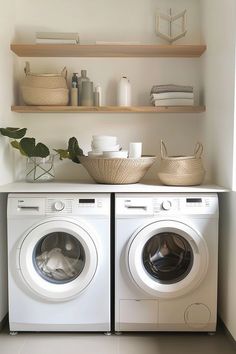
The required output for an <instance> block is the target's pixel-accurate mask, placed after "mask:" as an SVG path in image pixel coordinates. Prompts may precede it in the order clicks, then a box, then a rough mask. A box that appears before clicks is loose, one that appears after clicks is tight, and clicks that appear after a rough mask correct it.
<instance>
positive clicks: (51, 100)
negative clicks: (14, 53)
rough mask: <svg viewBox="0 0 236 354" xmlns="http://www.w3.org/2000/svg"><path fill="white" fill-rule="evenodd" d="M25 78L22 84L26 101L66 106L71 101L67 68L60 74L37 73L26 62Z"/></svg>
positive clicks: (36, 103)
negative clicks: (32, 71) (31, 70)
mask: <svg viewBox="0 0 236 354" xmlns="http://www.w3.org/2000/svg"><path fill="white" fill-rule="evenodd" d="M25 75H26V76H25V78H24V80H23V82H22V84H21V94H22V98H23V100H24V102H25V103H26V104H27V105H32V106H57V105H58V106H66V105H67V104H68V102H69V90H68V88H67V81H66V78H67V70H66V68H64V69H63V70H62V71H61V73H60V74H35V73H31V72H30V66H29V63H28V62H27V63H26V67H25Z"/></svg>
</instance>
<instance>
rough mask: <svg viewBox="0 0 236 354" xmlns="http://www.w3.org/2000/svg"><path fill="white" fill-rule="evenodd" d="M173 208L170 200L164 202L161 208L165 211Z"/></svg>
mask: <svg viewBox="0 0 236 354" xmlns="http://www.w3.org/2000/svg"><path fill="white" fill-rule="evenodd" d="M171 206H172V204H171V201H169V200H164V201H163V202H162V204H161V207H162V209H163V210H170V209H171Z"/></svg>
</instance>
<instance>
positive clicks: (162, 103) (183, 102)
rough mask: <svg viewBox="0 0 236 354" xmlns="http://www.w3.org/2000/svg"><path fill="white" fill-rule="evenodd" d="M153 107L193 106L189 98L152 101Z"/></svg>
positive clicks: (192, 101)
mask: <svg viewBox="0 0 236 354" xmlns="http://www.w3.org/2000/svg"><path fill="white" fill-rule="evenodd" d="M152 103H153V105H154V106H156V107H157V106H193V105H194V100H193V99H191V98H170V99H163V100H153V101H152Z"/></svg>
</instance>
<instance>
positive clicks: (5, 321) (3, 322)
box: [0, 313, 8, 331]
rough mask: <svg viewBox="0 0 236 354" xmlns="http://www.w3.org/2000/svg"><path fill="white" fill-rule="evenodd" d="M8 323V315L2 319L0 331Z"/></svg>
mask: <svg viewBox="0 0 236 354" xmlns="http://www.w3.org/2000/svg"><path fill="white" fill-rule="evenodd" d="M7 321H8V313H7V314H6V316H5V317H4V318H3V319H2V321H0V331H1V330H2V329H3V327H4V326H5V324H6V323H7Z"/></svg>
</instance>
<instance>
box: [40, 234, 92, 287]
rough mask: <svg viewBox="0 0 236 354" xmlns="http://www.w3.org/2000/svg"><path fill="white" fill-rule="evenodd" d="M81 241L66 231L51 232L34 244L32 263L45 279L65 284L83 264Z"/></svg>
mask: <svg viewBox="0 0 236 354" xmlns="http://www.w3.org/2000/svg"><path fill="white" fill-rule="evenodd" d="M85 262H86V259H85V251H84V248H83V246H82V244H81V242H80V241H79V240H78V239H77V238H75V237H74V236H72V235H70V234H68V233H66V232H52V233H50V234H47V235H46V236H45V237H43V238H42V239H40V240H39V241H38V243H37V244H36V245H35V248H34V252H33V263H34V267H35V269H36V271H37V272H38V274H39V275H40V276H41V277H42V278H44V279H45V280H46V281H48V282H50V283H55V284H65V283H67V282H70V281H72V280H74V279H76V278H77V277H78V276H79V275H80V273H81V272H82V271H83V269H84V266H85Z"/></svg>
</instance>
